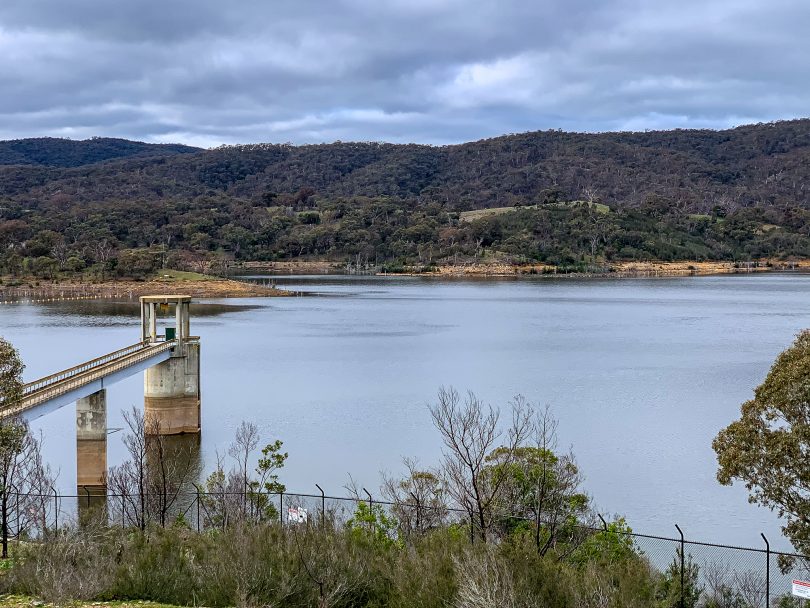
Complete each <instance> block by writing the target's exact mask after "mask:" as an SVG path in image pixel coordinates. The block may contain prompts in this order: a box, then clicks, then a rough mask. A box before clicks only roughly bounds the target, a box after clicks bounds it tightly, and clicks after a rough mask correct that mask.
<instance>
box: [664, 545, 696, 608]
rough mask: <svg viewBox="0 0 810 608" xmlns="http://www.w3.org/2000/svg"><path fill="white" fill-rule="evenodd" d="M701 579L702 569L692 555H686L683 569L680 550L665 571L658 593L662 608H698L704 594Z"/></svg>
mask: <svg viewBox="0 0 810 608" xmlns="http://www.w3.org/2000/svg"><path fill="white" fill-rule="evenodd" d="M681 576H683V592H681ZM699 578H700V568H699V567H698V565H697V564H696V563H695V562H694V560H693V559H692V556H691V555H690V554H687V555H686V558H685V559H684V561H683V568H681V550H680V549H678V550H677V551H676V555H675V557H674V558H673V559H672V562H671V563H670V564H669V566H668V567H667V569H666V570H665V571H664V575H663V577H662V578H661V580H660V583H659V586H658V590H657V592H656V595H657V598H658V599H659V601H660V605H661V607H662V608H696V606H697V605H698V601H699V600H700V596H701V594H702V593H703V588H702V587H701V586H700V583H699Z"/></svg>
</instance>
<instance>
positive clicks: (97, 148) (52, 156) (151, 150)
mask: <svg viewBox="0 0 810 608" xmlns="http://www.w3.org/2000/svg"><path fill="white" fill-rule="evenodd" d="M199 151H200V148H192V147H191V146H184V145H181V144H148V143H144V142H140V141H130V140H127V139H115V138H110V137H94V138H92V139H85V140H71V139H61V138H56V137H37V138H31V139H12V140H7V141H0V165H34V166H40V167H61V168H70V167H80V166H82V165H90V164H94V163H99V162H104V161H107V160H113V159H121V158H131V157H147V156H173V155H175V154H188V153H190V152H199Z"/></svg>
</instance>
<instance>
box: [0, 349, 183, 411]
mask: <svg viewBox="0 0 810 608" xmlns="http://www.w3.org/2000/svg"><path fill="white" fill-rule="evenodd" d="M175 346H177V340H168V341H165V342H138V343H136V344H132V345H130V346H127V347H126V348H122V349H119V350H117V351H114V352H111V353H108V354H106V355H104V356H102V357H97V358H95V359H91V360H90V361H86V362H84V363H81V364H79V365H76V366H74V367H71V368H69V369H66V370H62V371H61V372H57V373H55V374H51V375H50V376H45V377H44V378H40V379H39V380H34V381H33V382H28V383H26V384H25V385H24V386H23V398H22V401H21V402H20V403H19V404H17V405H16V406H13V407H2V403H0V417H1V418H6V417H9V416H17V415H20V414H23V413H25V412H27V411H29V410H31V409H33V408H36V407H38V406H40V405H43V404H46V403H48V402H51V401H59V400H60V398H61V397H65V396H67V395H69V394H70V393H76V392H77V391H80V390H81V389H82V388H85V387H88V386H89V385H91V384H93V383H97V382H98V381H99V380H103V379H104V378H106V377H110V376H113V375H115V374H117V373H119V372H122V371H125V370H128V369H131V368H138V369H132V373H136V372H137V371H139V370H140V368H142V366H141V365H139V364H143V363H146V362H148V361H149V360H151V359H155V358H157V357H159V356H160V355H164V353H166V355H165V356H166V357H167V356H168V351H171V349H173V348H174V347H175ZM62 405H64V403H62Z"/></svg>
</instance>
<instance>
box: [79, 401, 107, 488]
mask: <svg viewBox="0 0 810 608" xmlns="http://www.w3.org/2000/svg"><path fill="white" fill-rule="evenodd" d="M76 485H77V486H78V487H79V488H82V487H87V489H88V491H90V492H98V491H102V490H104V489H106V487H107V391H106V390H105V389H101V390H100V391H98V392H97V393H93V394H92V395H90V396H88V397H83V398H82V399H79V400H78V401H76Z"/></svg>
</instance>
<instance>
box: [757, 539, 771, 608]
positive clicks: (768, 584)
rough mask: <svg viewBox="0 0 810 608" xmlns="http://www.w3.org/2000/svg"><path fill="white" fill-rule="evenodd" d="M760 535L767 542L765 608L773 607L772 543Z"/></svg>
mask: <svg viewBox="0 0 810 608" xmlns="http://www.w3.org/2000/svg"><path fill="white" fill-rule="evenodd" d="M759 535H760V536H761V537H762V540H764V541H765V559H766V560H767V561H766V562H765V608H769V606H770V605H771V543H769V542H768V539H767V538H766V537H765V535H764V534H763V533H762V532H760V533H759Z"/></svg>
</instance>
